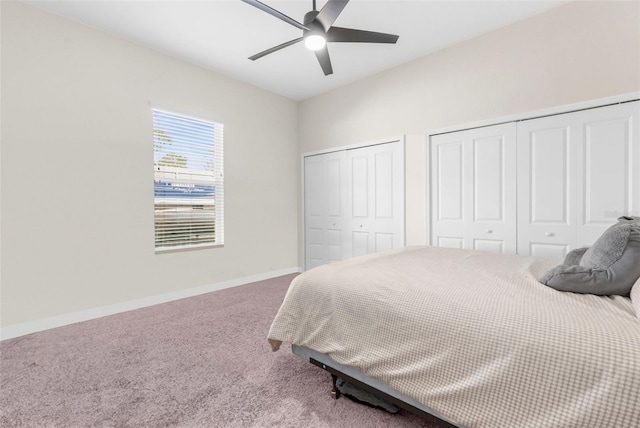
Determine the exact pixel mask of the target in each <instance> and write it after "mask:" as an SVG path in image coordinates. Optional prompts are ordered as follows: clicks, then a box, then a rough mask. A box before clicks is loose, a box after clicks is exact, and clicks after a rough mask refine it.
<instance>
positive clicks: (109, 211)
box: [1, 1, 299, 327]
mask: <svg viewBox="0 0 640 428" xmlns="http://www.w3.org/2000/svg"><path fill="white" fill-rule="evenodd" d="M1 28H2V91H3V92H2V106H1V108H2V131H1V132H2V134H1V137H2V165H1V173H2V177H1V183H2V201H1V204H2V249H1V251H2V256H3V258H2V272H1V275H2V278H1V280H2V284H1V285H2V296H1V298H2V299H1V300H2V326H3V327H6V326H9V325H12V324H17V323H23V322H26V321H31V320H37V319H43V318H46V317H51V316H55V315H60V314H66V313H70V312H74V311H79V310H84V309H89V308H94V307H100V306H104V305H109V304H113V303H117V302H122V301H127V300H131V299H137V298H143V297H147V296H153V295H158V294H162V293H166V292H172V291H177V290H180V289H186V288H191V287H195V286H200V285H204V284H210V283H214V282H217V281H222V280H227V279H233V278H240V277H244V276H248V275H254V274H259V273H264V272H269V271H272V270H278V269H287V268H293V267H296V266H298V264H297V263H298V260H297V253H296V249H297V231H296V224H297V206H298V199H297V198H298V191H299V188H298V187H299V186H298V180H296V179H295V178H296V176H297V175H298V174H299V172H298V169H299V166H298V162H299V158H298V156H297V146H296V144H297V142H296V140H297V135H296V132H297V105H296V103H295V102H293V101H291V100H288V99H285V98H283V97H279V96H276V95H273V94H271V93H268V92H266V91H263V90H260V89H257V88H255V87H252V86H249V85H246V84H243V83H239V82H238V81H235V80H232V79H229V78H227V77H223V76H221V75H218V74H215V73H212V72H210V71H205V70H203V69H201V68H198V67H195V66H191V65H188V64H186V63H184V62H181V61H178V60H175V59H172V58H170V57H167V56H164V55H161V54H159V53H155V52H153V51H151V50H149V49H145V48H142V47H138V46H136V45H134V44H131V43H128V42H126V41H123V40H120V39H118V38H115V37H113V36H110V35H107V34H105V33H102V32H99V31H96V30H94V29H91V28H88V27H85V26H82V25H79V24H76V23H73V22H71V21H69V20H66V19H63V18H59V17H57V16H55V15H52V14H50V13H47V12H43V11H40V10H38V9H36V8H33V7H31V6H28V5H24V4H19V3H13V2H4V1H3V2H2V25H1ZM150 101H151V102H152V103H155V104H156V105H159V106H162V107H164V108H166V109H170V110H173V111H176V112H180V113H185V114H192V115H196V116H198V117H203V118H210V119H212V120H217V121H221V122H223V123H224V125H225V166H226V169H225V186H226V189H225V239H226V244H225V246H224V247H223V248H215V249H207V250H198V251H189V252H177V253H169V254H159V255H155V254H154V242H153V240H154V231H153V172H152V165H153V144H152V118H151V110H150V106H149V102H150Z"/></svg>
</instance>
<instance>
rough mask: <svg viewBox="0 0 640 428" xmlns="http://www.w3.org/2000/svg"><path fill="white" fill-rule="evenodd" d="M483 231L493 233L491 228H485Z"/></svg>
mask: <svg viewBox="0 0 640 428" xmlns="http://www.w3.org/2000/svg"><path fill="white" fill-rule="evenodd" d="M485 232H487V233H493V230H491V229H487V230H485Z"/></svg>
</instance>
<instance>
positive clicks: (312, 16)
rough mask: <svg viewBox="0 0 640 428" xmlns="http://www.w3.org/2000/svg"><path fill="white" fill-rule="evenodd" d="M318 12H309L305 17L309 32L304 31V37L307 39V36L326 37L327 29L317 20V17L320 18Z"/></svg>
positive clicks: (305, 24)
mask: <svg viewBox="0 0 640 428" xmlns="http://www.w3.org/2000/svg"><path fill="white" fill-rule="evenodd" d="M318 13H319V12H318V11H317V10H312V11H310V12H307V13H306V14H305V15H304V21H303V23H304V26H305V27H307V28H308V30H302V33H303V36H304V37H306V36H307V34H318V35H321V36H324V35H325V34H326V32H327V29H326V28H324V26H323V25H322V24H321V23H320V21H318V20H316V16H318Z"/></svg>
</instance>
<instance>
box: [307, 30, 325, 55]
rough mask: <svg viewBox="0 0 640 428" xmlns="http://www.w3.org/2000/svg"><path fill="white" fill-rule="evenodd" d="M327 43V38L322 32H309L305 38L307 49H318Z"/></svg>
mask: <svg viewBox="0 0 640 428" xmlns="http://www.w3.org/2000/svg"><path fill="white" fill-rule="evenodd" d="M326 44H327V40H326V39H325V38H324V36H322V35H320V34H309V35H307V36H306V37H305V38H304V45H305V46H306V47H307V49H310V50H312V51H317V50H320V49H322V48H324V47H325V46H326Z"/></svg>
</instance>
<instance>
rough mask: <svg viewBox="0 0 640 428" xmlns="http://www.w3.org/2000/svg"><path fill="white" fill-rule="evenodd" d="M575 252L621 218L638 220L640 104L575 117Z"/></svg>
mask: <svg viewBox="0 0 640 428" xmlns="http://www.w3.org/2000/svg"><path fill="white" fill-rule="evenodd" d="M579 117H580V132H579V133H578V148H577V149H578V159H579V162H578V166H577V174H578V177H580V179H579V180H578V194H577V200H578V231H577V244H578V246H580V247H582V246H587V245H592V244H593V243H594V242H595V241H596V240H597V239H598V237H599V236H600V235H601V234H602V232H604V231H605V230H606V229H607V228H608V227H609V226H611V224H613V223H614V222H615V221H616V219H617V218H618V217H620V216H622V215H636V216H640V124H639V122H640V102H638V101H636V102H632V103H625V104H619V105H615V106H609V107H601V108H597V109H591V110H585V111H583V112H580V113H579Z"/></svg>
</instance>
